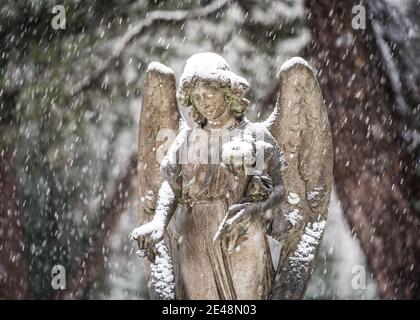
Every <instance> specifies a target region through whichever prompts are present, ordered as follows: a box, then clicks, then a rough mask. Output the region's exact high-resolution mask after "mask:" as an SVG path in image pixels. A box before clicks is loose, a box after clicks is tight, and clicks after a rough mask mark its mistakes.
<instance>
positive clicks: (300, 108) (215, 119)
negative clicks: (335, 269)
mask: <svg viewBox="0 0 420 320" xmlns="http://www.w3.org/2000/svg"><path fill="white" fill-rule="evenodd" d="M249 87H250V86H249V83H248V82H247V81H246V80H245V79H244V78H242V77H240V76H239V75H237V74H235V73H233V72H232V71H231V69H230V67H229V65H228V64H227V62H226V61H225V60H224V59H223V58H222V57H221V56H219V55H217V54H215V53H210V52H205V53H198V54H195V55H193V56H191V57H190V58H189V59H188V60H187V62H186V64H185V67H184V71H183V73H182V75H181V78H180V82H179V87H178V90H177V91H176V88H175V77H174V74H173V72H172V70H171V69H170V68H168V67H166V66H164V65H162V64H160V63H157V62H153V63H151V64H150V65H149V66H148V69H147V75H146V80H145V86H144V92H143V102H142V109H141V114H140V125H139V158H138V172H139V178H140V195H139V196H140V200H141V201H140V207H139V211H140V224H141V225H140V226H139V227H137V228H135V229H134V230H133V232H132V233H131V236H130V237H131V239H132V240H134V241H136V242H137V244H138V247H139V250H138V251H137V254H138V255H139V256H141V257H144V258H146V259H145V260H144V261H145V267H146V271H147V275H148V287H149V292H150V294H151V297H152V298H156V299H301V298H303V296H304V293H305V290H306V287H307V285H308V282H309V279H310V276H311V272H312V269H313V265H314V260H315V257H316V256H317V254H318V250H319V246H320V241H321V237H322V234H323V230H324V227H325V224H326V218H327V213H328V204H329V199H330V193H331V185H332V139H331V132H330V125H329V122H328V117H327V112H326V108H325V105H324V103H323V98H322V95H321V91H320V88H319V86H318V83H317V81H316V78H315V75H314V73H313V71H312V69H311V67H310V66H309V65H308V64H307V63H306V61H305V60H303V59H301V58H292V59H290V60H289V61H287V62H286V63H284V64H283V65H282V67H281V70H280V83H279V93H278V98H277V104H276V106H275V108H274V111H273V112H272V114H271V115H270V116H269V118H267V120H265V121H264V122H259V123H253V122H250V121H249V120H248V119H246V117H245V112H246V110H247V108H248V105H249V101H248V100H247V99H245V95H246V93H247V91H248V90H249ZM275 241H277V242H278V243H279V246H277V248H279V247H280V251H279V250H277V253H278V254H277V256H275V255H274V253H275V252H276V250H273V248H274V247H273V246H272V245H270V243H275ZM270 248H271V249H270ZM279 252H280V253H279ZM277 261H278V263H277Z"/></svg>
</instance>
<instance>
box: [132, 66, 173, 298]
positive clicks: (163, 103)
mask: <svg viewBox="0 0 420 320" xmlns="http://www.w3.org/2000/svg"><path fill="white" fill-rule="evenodd" d="M179 120H180V116H179V112H178V108H177V100H176V87H175V76H174V74H173V72H172V70H171V69H170V68H168V67H166V66H164V65H162V64H160V63H158V62H152V63H151V64H150V65H149V66H148V68H147V71H146V80H145V82H144V92H143V101H142V107H141V111H140V123H139V139H138V177H139V198H140V205H139V222H140V224H144V223H146V222H148V221H150V220H151V219H152V218H153V215H154V214H155V209H156V199H157V196H158V193H159V189H160V187H161V185H162V182H163V177H162V175H161V172H160V160H162V159H163V157H161V158H162V159H159V156H158V151H159V150H162V149H159V148H161V147H164V146H163V144H165V146H166V147H167V146H169V145H170V144H171V143H172V141H173V140H174V139H175V137H176V135H177V133H178V129H179ZM167 149H168V148H166V150H167ZM163 150H165V149H163ZM168 238H169V237H168V236H167V235H166V236H165V244H166V245H163V244H160V247H159V250H158V251H159V252H160V253H162V252H161V250H166V251H168V249H167V247H169V248H170V243H169V240H168ZM166 251H165V252H166ZM168 253H170V250H169V251H168ZM161 258H162V257H157V262H158V260H159V259H161ZM157 262H156V263H155V264H150V263H149V262H148V261H147V260H146V259H145V269H146V273H147V277H148V278H151V279H150V280H151V281H148V286H149V292H150V295H151V298H155V299H156V298H157V299H159V298H162V292H164V291H165V290H166V289H167V288H160V286H159V284H160V283H161V281H158V280H159V279H157V278H156V274H164V273H162V272H160V270H159V269H158V268H159V267H162V266H159V264H158V263H157ZM151 271H152V272H151ZM158 271H159V272H160V273H159V272H158ZM148 280H149V279H148ZM153 284H154V285H153ZM158 291H161V292H160V293H158ZM169 291H171V290H169Z"/></svg>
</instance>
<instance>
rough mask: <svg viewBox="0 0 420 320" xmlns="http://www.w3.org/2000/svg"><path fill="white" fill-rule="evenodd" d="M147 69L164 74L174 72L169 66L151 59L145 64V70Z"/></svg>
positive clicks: (147, 70)
mask: <svg viewBox="0 0 420 320" xmlns="http://www.w3.org/2000/svg"><path fill="white" fill-rule="evenodd" d="M149 71H158V72H159V73H164V74H174V71H173V70H172V69H171V68H169V67H167V66H165V65H164V64H162V63H160V62H157V61H153V62H151V63H150V64H149V65H148V66H147V69H146V72H149Z"/></svg>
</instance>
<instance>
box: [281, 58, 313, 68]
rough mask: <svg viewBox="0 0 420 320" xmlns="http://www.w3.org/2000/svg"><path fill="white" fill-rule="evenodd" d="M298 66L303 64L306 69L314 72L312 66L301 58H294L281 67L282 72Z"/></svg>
mask: <svg viewBox="0 0 420 320" xmlns="http://www.w3.org/2000/svg"><path fill="white" fill-rule="evenodd" d="M297 64H302V65H304V66H305V67H308V68H309V69H311V70H312V68H311V66H310V65H309V64H308V62H307V61H306V60H304V59H302V58H301V57H293V58H290V59H289V60H287V61H286V62H285V63H283V64H282V65H281V67H280V72H283V71H286V70H288V69H290V68H291V67H293V66H295V65H297Z"/></svg>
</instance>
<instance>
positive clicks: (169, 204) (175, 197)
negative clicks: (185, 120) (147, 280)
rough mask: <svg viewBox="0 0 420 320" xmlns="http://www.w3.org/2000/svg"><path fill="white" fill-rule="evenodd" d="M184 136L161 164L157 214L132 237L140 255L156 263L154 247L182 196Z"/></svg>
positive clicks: (162, 235)
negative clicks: (180, 152) (179, 159)
mask: <svg viewBox="0 0 420 320" xmlns="http://www.w3.org/2000/svg"><path fill="white" fill-rule="evenodd" d="M183 139H184V136H183V135H181V134H179V135H178V137H177V139H176V140H175V142H174V143H173V147H171V148H170V149H169V150H168V153H167V155H166V156H165V158H164V160H163V161H162V164H161V173H162V176H163V182H162V184H161V186H160V188H159V192H158V196H157V199H156V205H155V209H154V211H155V213H154V215H153V218H152V220H151V221H149V222H147V223H145V224H143V225H141V226H139V227H137V228H135V229H134V230H133V232H132V233H131V235H130V239H131V240H135V241H137V243H138V246H139V254H140V255H141V256H147V257H148V259H149V260H150V261H152V262H153V261H154V259H155V256H156V248H155V247H154V245H155V244H156V243H158V242H160V241H161V240H163V237H164V233H165V230H166V228H167V226H168V224H169V222H170V221H171V218H172V216H173V215H174V213H175V211H176V209H177V207H178V204H179V200H180V197H181V194H182V189H181V186H182V182H181V179H182V177H181V165H180V164H179V163H178V162H177V156H176V154H177V152H178V148H179V146H180V144H181V143H182V142H183Z"/></svg>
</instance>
